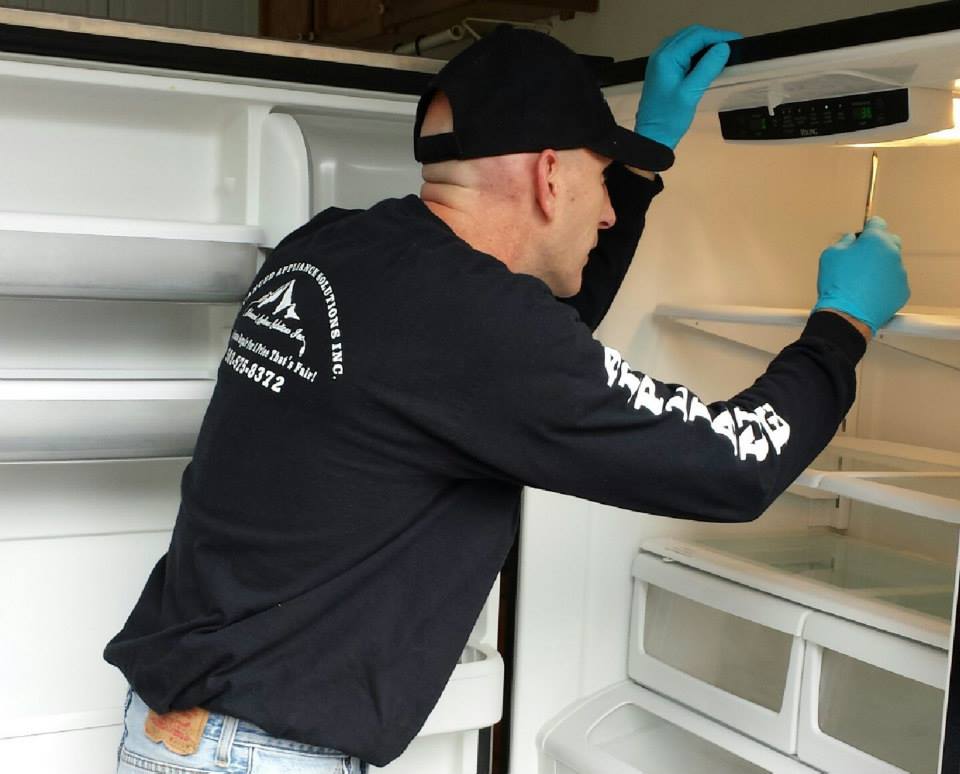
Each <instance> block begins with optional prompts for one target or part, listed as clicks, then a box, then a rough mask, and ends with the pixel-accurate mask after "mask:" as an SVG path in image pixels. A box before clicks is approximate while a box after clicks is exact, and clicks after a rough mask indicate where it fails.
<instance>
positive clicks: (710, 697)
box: [628, 553, 809, 754]
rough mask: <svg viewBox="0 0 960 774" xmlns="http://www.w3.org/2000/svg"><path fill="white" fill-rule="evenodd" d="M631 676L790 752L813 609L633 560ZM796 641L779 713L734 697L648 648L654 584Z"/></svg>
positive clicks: (658, 562)
mask: <svg viewBox="0 0 960 774" xmlns="http://www.w3.org/2000/svg"><path fill="white" fill-rule="evenodd" d="M633 575H634V578H635V579H636V580H637V583H636V584H635V586H634V592H633V620H632V622H631V627H630V652H629V665H628V672H629V675H630V677H631V678H633V679H634V680H636V681H637V682H639V683H642V684H643V685H647V686H649V687H651V688H653V689H654V690H657V691H660V692H661V693H664V694H666V695H669V696H671V697H673V698H675V699H677V701H680V702H682V703H683V704H686V705H687V706H690V707H693V708H694V709H697V710H699V711H700V712H703V713H705V714H707V715H709V716H710V717H715V718H723V719H724V722H726V723H727V724H728V725H730V726H732V727H733V728H736V729H738V730H739V731H742V732H743V733H746V734H749V735H750V736H752V737H753V738H755V739H759V740H760V741H762V742H765V743H767V744H769V745H771V746H773V747H775V748H777V749H779V750H782V751H783V752H785V753H787V754H792V753H794V752H795V751H796V748H797V712H798V709H799V705H800V688H801V680H802V665H803V649H804V642H803V640H802V639H801V637H800V633H801V632H802V630H803V625H804V621H805V619H806V617H807V615H809V611H808V610H806V609H804V608H802V607H800V606H798V605H794V604H792V603H790V602H786V601H784V600H782V599H778V598H777V597H774V596H771V595H769V594H763V593H760V592H758V591H755V590H753V589H750V588H746V587H744V586H738V585H736V584H733V583H730V582H729V581H725V580H722V579H720V578H717V577H714V576H712V575H708V574H706V573H703V572H697V571H696V570H691V569H689V568H687V567H683V566H682V565H679V564H677V563H674V562H672V561H668V560H664V559H663V558H661V557H657V556H653V555H651V554H643V553H641V554H639V555H638V556H637V558H636V559H635V560H634V564H633ZM651 584H652V585H655V586H657V587H659V588H662V589H665V590H666V591H669V592H671V593H675V594H678V595H680V596H683V597H686V598H687V599H692V600H694V601H695V602H699V603H701V604H703V605H707V606H709V607H711V608H713V609H716V610H721V611H723V612H725V613H728V614H730V615H733V616H737V617H739V618H743V619H746V620H749V621H753V622H754V623H757V624H760V625H762V626H766V627H768V628H770V629H775V630H777V631H780V632H783V633H786V634H789V635H791V636H792V637H793V640H792V642H791V645H790V655H789V661H788V664H787V671H786V674H785V675H784V687H783V700H782V703H781V705H780V708H779V709H778V710H771V709H769V708H767V707H764V706H762V705H760V704H756V703H753V702H751V701H749V700H747V699H744V698H742V697H740V696H737V695H735V694H733V693H730V692H728V691H726V690H723V689H722V688H719V687H717V686H715V685H711V684H710V683H708V682H705V681H703V680H700V679H698V678H697V677H694V676H692V675H689V674H686V673H685V672H683V671H681V670H680V669H676V668H675V667H673V666H670V665H668V664H666V663H664V662H663V661H661V660H660V659H658V658H657V657H655V656H653V655H650V654H648V653H647V652H646V651H645V649H644V645H643V642H644V627H645V624H646V599H647V592H648V589H649V586H650V585H651Z"/></svg>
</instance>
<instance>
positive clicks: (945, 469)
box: [788, 436, 960, 524]
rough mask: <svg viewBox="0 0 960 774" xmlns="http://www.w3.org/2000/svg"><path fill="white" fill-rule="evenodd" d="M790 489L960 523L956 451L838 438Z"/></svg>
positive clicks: (959, 457)
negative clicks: (845, 498) (843, 498)
mask: <svg viewBox="0 0 960 774" xmlns="http://www.w3.org/2000/svg"><path fill="white" fill-rule="evenodd" d="M788 491H790V492H791V493H793V494H797V495H800V496H801V497H809V498H814V499H835V498H836V497H848V498H850V499H852V500H858V501H860V502H865V503H870V504H872V505H878V506H881V507H884V508H890V509H893V510H898V511H902V512H903V513H908V514H911V515H914V516H922V517H925V518H928V519H935V520H937V521H943V522H948V523H951V524H960V453H957V452H953V451H948V450H946V449H931V448H926V447H922V446H909V445H907V444H901V443H891V442H887V441H874V440H870V439H864V438H852V437H849V436H837V437H836V438H835V439H834V440H833V441H831V442H830V444H829V445H828V446H827V448H826V449H825V450H824V451H823V452H821V454H820V455H819V456H818V457H817V458H816V459H815V460H814V461H813V463H812V464H811V465H810V467H809V468H807V470H805V471H804V472H803V473H802V474H801V475H800V476H799V477H798V478H797V481H796V483H795V484H794V485H793V486H791V488H790V489H789V490H788Z"/></svg>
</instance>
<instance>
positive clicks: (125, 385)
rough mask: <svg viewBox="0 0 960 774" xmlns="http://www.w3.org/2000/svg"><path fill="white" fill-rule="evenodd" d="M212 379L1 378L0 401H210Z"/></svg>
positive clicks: (212, 385)
mask: <svg viewBox="0 0 960 774" xmlns="http://www.w3.org/2000/svg"><path fill="white" fill-rule="evenodd" d="M214 384H215V382H214V380H212V379H177V380H166V379H132V380H128V381H106V380H98V379H76V380H53V379H4V380H0V401H91V400H97V401H102V400H105V401H115V400H209V399H210V396H211V395H212V394H213V387H214Z"/></svg>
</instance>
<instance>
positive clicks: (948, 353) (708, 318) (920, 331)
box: [654, 304, 960, 369]
mask: <svg viewBox="0 0 960 774" xmlns="http://www.w3.org/2000/svg"><path fill="white" fill-rule="evenodd" d="M654 315H655V316H656V317H661V318H664V319H669V320H673V321H674V322H676V323H679V324H681V325H685V326H688V327H690V328H693V329H695V330H699V331H702V332H704V333H709V334H712V335H715V336H720V337H721V338H725V339H729V340H731V341H735V342H738V343H740V344H745V345H746V346H749V347H753V348H754V349H760V350H762V351H764V352H770V353H777V352H779V351H780V350H781V349H783V347H785V346H786V345H787V344H789V343H790V342H792V341H794V340H795V339H796V337H797V336H798V335H799V332H800V330H801V329H802V328H803V326H804V324H805V323H806V321H807V318H808V317H809V316H810V310H809V309H788V308H776V307H760V306H720V305H704V306H678V305H672V304H660V305H659V306H657V308H656V309H655V310H654ZM873 342H875V343H878V344H883V345H886V346H889V347H892V348H894V349H899V350H902V351H904V352H908V353H910V354H912V355H915V356H917V357H921V358H924V359H926V360H931V361H934V362H936V363H940V364H941V365H946V366H949V367H950V368H956V369H960V309H954V308H950V309H942V308H933V307H911V308H910V311H907V312H901V313H900V314H897V315H895V316H894V318H893V319H892V320H891V321H890V322H889V323H888V324H887V325H886V326H884V327H883V328H881V329H880V330H879V331H878V332H877V335H876V336H875V337H874V339H873Z"/></svg>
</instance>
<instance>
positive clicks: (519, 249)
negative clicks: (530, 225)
mask: <svg viewBox="0 0 960 774" xmlns="http://www.w3.org/2000/svg"><path fill="white" fill-rule="evenodd" d="M420 196H421V198H422V199H423V203H424V204H425V205H426V206H427V208H428V209H429V210H430V212H432V213H433V214H434V215H436V216H437V217H438V218H440V220H442V221H443V222H444V223H446V224H447V226H448V227H449V228H450V230H451V231H453V233H454V234H456V235H457V236H458V237H460V239H462V240H463V241H464V242H466V243H467V244H468V245H470V247H472V248H473V249H474V250H478V251H480V252H482V253H487V254H488V255H492V256H493V257H494V258H496V259H497V260H498V261H500V262H501V263H503V264H505V265H506V266H507V268H508V269H510V270H511V271H517V268H516V267H517V263H518V262H519V261H521V260H522V255H523V248H524V244H523V230H522V229H520V228H518V227H517V224H516V222H515V220H516V219H515V218H514V217H512V214H511V213H508V212H505V211H504V210H505V208H504V207H497V206H489V205H487V206H482V205H481V204H480V203H479V202H477V203H475V206H471V205H470V204H468V203H465V202H462V201H451V198H453V197H444V196H442V195H441V196H437V195H435V192H431V191H430V190H429V187H428V186H427V185H425V186H424V188H423V190H422V191H421V194H420ZM444 199H446V201H444ZM476 213H482V215H477V214H476Z"/></svg>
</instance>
